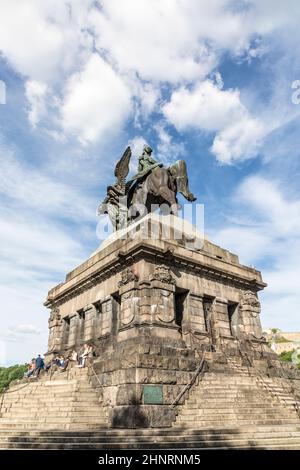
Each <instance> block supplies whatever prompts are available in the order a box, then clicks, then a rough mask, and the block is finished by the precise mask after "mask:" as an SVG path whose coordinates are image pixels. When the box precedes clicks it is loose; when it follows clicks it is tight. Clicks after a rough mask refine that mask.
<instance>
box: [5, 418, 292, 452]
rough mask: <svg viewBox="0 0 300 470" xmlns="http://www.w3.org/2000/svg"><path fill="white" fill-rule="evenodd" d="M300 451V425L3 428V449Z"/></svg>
mask: <svg viewBox="0 0 300 470" xmlns="http://www.w3.org/2000/svg"><path fill="white" fill-rule="evenodd" d="M179 447H180V448H181V449H182V448H187V449H189V448H190V449H195V448H197V450H201V449H212V450H219V449H220V450H221V449H226V450H227V449H255V450H257V449H280V450H296V449H300V425H297V426H296V425H294V424H293V425H280V426H279V425H277V426H275V425H273V426H249V427H248V428H247V429H242V428H232V429H228V428H223V429H222V428H219V429H193V430H192V429H179V428H171V429H170V428H168V429H166V428H165V429H136V430H133V429H122V430H121V429H120V430H116V429H106V430H105V429H103V430H101V431H100V430H95V431H54V430H53V431H33V430H28V431H25V430H24V429H23V430H22V429H21V428H20V430H19V431H17V430H11V429H7V430H1V429H0V450H3V449H18V450H28V449H46V450H47V449H49V450H59V449H64V450H85V449H94V450H98V451H99V450H104V449H126V450H128V449H143V450H144V449H160V448H162V449H166V448H167V449H172V448H173V449H178V448H179Z"/></svg>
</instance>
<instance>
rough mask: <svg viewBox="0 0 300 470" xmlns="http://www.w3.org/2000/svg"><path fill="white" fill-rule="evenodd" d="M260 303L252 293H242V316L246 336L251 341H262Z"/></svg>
mask: <svg viewBox="0 0 300 470" xmlns="http://www.w3.org/2000/svg"><path fill="white" fill-rule="evenodd" d="M260 311H261V306H260V302H259V300H258V298H257V296H256V295H255V293H254V292H252V291H245V292H243V293H242V296H241V301H240V314H241V317H242V323H243V325H244V334H245V335H247V336H250V338H251V339H253V338H255V339H262V327H261V322H260Z"/></svg>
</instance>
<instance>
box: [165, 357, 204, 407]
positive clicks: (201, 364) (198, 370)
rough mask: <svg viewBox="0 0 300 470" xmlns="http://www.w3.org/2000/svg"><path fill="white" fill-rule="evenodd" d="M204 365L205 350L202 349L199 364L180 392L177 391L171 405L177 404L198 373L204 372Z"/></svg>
mask: <svg viewBox="0 0 300 470" xmlns="http://www.w3.org/2000/svg"><path fill="white" fill-rule="evenodd" d="M205 365H206V361H205V351H204V353H203V356H202V359H201V362H200V364H199V366H198V367H197V369H196V372H195V374H194V375H193V377H192V378H191V380H190V382H189V383H188V384H187V385H185V387H184V388H183V389H182V390H181V392H179V394H178V395H177V397H176V398H175V400H174V402H173V403H172V405H171V406H172V407H175V406H176V405H178V403H179V401H180V399H181V398H182V397H183V395H185V393H186V392H187V391H188V390H190V389H191V387H192V386H193V385H194V383H195V382H196V379H197V377H198V376H199V375H200V373H201V376H202V375H203V374H204V372H205V371H204V366H205Z"/></svg>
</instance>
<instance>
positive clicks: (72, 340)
mask: <svg viewBox="0 0 300 470" xmlns="http://www.w3.org/2000/svg"><path fill="white" fill-rule="evenodd" d="M69 319H70V330H69V338H68V344H67V347H68V348H73V347H75V344H76V333H77V320H78V313H77V312H76V313H73V314H72V315H70V317H69Z"/></svg>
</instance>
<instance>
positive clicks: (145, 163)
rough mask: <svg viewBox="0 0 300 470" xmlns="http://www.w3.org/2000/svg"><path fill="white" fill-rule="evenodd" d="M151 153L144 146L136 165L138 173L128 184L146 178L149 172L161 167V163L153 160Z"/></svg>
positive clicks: (150, 149)
mask: <svg viewBox="0 0 300 470" xmlns="http://www.w3.org/2000/svg"><path fill="white" fill-rule="evenodd" d="M151 153H152V148H151V147H149V145H144V148H143V153H142V155H141V156H140V157H139V164H138V173H137V174H136V175H135V176H134V177H133V178H131V179H130V181H129V182H132V181H135V180H139V179H141V178H143V177H144V176H146V175H147V174H148V173H149V172H150V171H152V170H153V169H154V168H156V167H158V166H160V167H162V166H163V164H162V163H158V162H157V161H155V160H154V158H153V157H151Z"/></svg>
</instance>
